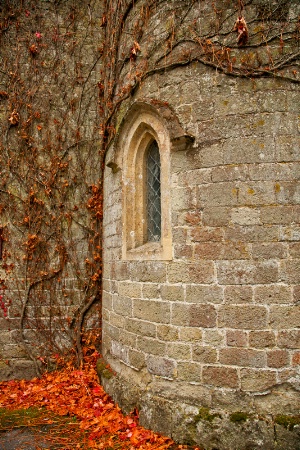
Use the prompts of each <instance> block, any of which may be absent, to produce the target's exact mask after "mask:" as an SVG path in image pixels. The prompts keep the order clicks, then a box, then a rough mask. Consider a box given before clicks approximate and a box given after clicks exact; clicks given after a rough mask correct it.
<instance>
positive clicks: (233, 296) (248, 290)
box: [224, 286, 253, 304]
mask: <svg viewBox="0 0 300 450" xmlns="http://www.w3.org/2000/svg"><path fill="white" fill-rule="evenodd" d="M224 298H225V303H235V304H239V303H252V301H253V288H252V286H225V290H224Z"/></svg>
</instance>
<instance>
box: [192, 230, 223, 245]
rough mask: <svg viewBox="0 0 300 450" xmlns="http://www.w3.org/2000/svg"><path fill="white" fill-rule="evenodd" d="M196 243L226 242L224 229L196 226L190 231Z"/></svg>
mask: <svg viewBox="0 0 300 450" xmlns="http://www.w3.org/2000/svg"><path fill="white" fill-rule="evenodd" d="M190 234H191V240H192V241H194V242H209V243H212V242H221V241H223V240H224V229H223V228H220V227H202V226H195V227H193V228H191V231H190Z"/></svg>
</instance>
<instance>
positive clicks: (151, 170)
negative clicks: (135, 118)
mask: <svg viewBox="0 0 300 450" xmlns="http://www.w3.org/2000/svg"><path fill="white" fill-rule="evenodd" d="M146 167H147V235H148V241H150V242H153V241H154V242H157V241H159V240H160V238H161V195H160V156H159V149H158V145H157V142H156V141H153V142H152V143H151V145H150V147H149V149H148V151H147V156H146Z"/></svg>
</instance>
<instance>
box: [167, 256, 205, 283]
mask: <svg viewBox="0 0 300 450" xmlns="http://www.w3.org/2000/svg"><path fill="white" fill-rule="evenodd" d="M213 279H214V264H213V262H211V261H209V262H208V261H207V262H197V263H183V262H180V263H179V262H172V263H170V264H169V265H168V281H169V283H212V282H213Z"/></svg>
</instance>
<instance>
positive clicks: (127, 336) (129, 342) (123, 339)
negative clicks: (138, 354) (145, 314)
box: [120, 329, 137, 348]
mask: <svg viewBox="0 0 300 450" xmlns="http://www.w3.org/2000/svg"><path fill="white" fill-rule="evenodd" d="M136 339H137V335H136V334H134V333H130V332H128V331H126V330H124V329H123V330H122V332H121V333H120V343H121V344H123V345H126V346H127V347H132V348H135V347H136Z"/></svg>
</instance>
